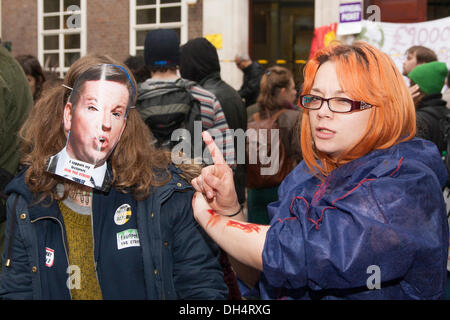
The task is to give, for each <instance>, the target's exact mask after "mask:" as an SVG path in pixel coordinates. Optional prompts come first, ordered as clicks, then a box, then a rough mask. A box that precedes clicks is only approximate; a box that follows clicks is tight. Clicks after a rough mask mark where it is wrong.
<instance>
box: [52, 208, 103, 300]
mask: <svg viewBox="0 0 450 320" xmlns="http://www.w3.org/2000/svg"><path fill="white" fill-rule="evenodd" d="M58 205H59V209H60V210H61V213H62V216H63V219H64V224H65V226H66V237H67V242H68V247H69V248H68V250H69V264H70V266H75V267H73V268H72V270H79V271H80V273H79V275H80V276H81V277H80V279H76V280H75V281H68V283H70V284H71V288H69V289H70V293H71V295H72V299H73V300H101V299H102V292H101V290H100V286H99V284H98V279H97V275H96V273H95V267H94V244H93V238H92V226H91V216H90V215H83V214H79V213H77V212H75V211H73V210H71V209H70V208H68V207H67V206H66V205H65V204H64V203H63V202H62V201H58ZM78 268H79V269H78ZM76 275H77V273H76V272H74V273H73V274H69V276H70V277H72V276H76Z"/></svg>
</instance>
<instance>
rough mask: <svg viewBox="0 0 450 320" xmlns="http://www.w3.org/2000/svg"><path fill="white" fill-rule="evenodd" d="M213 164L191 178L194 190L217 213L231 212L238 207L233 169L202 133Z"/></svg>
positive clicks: (206, 134)
mask: <svg viewBox="0 0 450 320" xmlns="http://www.w3.org/2000/svg"><path fill="white" fill-rule="evenodd" d="M202 137H203V141H205V144H206V146H207V147H208V150H209V153H210V154H211V157H212V160H213V162H214V165H210V166H207V167H205V168H203V169H202V173H201V174H200V175H199V176H198V177H197V178H194V179H192V181H191V184H192V186H193V187H194V188H195V190H196V191H198V192H201V193H202V194H203V195H205V197H206V199H207V200H208V202H209V205H210V207H211V209H212V210H214V211H215V212H217V213H218V214H233V213H235V212H237V211H238V210H239V208H240V205H239V202H238V199H237V194H236V190H235V188H234V180H233V171H232V170H231V168H230V167H229V166H228V164H227V163H226V162H225V160H224V158H223V155H222V153H221V152H220V150H219V148H218V147H217V145H216V144H215V143H214V140H213V139H212V137H211V135H210V134H209V133H208V132H206V131H205V132H203V133H202Z"/></svg>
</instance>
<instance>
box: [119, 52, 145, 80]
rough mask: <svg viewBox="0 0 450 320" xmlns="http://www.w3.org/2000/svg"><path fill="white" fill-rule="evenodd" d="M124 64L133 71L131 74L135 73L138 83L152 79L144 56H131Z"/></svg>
mask: <svg viewBox="0 0 450 320" xmlns="http://www.w3.org/2000/svg"><path fill="white" fill-rule="evenodd" d="M124 64H125V65H126V66H127V67H128V69H130V70H131V72H133V75H134V78H135V79H136V82H137V83H141V82H144V81H145V80H147V79H148V78H149V77H150V72H149V70H148V68H147V66H146V65H145V59H144V57H143V56H129V57H128V58H127V59H126V60H125V61H124Z"/></svg>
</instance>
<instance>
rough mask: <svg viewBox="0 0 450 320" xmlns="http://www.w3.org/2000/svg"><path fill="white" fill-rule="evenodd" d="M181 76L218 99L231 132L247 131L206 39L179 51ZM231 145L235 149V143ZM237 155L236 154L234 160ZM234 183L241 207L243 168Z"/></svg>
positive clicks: (239, 105)
mask: <svg viewBox="0 0 450 320" xmlns="http://www.w3.org/2000/svg"><path fill="white" fill-rule="evenodd" d="M180 72H181V76H182V77H183V78H185V79H189V80H192V81H195V82H197V83H198V84H199V85H200V86H202V87H203V88H205V89H206V90H208V91H210V92H212V93H213V94H214V95H215V96H216V97H217V99H218V100H219V102H220V104H221V106H222V109H223V112H224V114H225V118H226V120H227V123H228V127H229V128H230V129H233V130H237V129H242V130H243V131H244V132H245V131H246V130H247V112H246V109H245V107H244V105H243V103H242V100H241V98H240V97H239V94H238V93H237V92H236V90H234V89H233V88H232V87H231V86H230V85H228V84H227V83H226V82H225V81H223V80H222V78H221V77H220V63H219V56H218V54H217V50H216V48H215V47H214V46H213V45H212V44H211V43H210V42H209V41H208V40H207V39H205V38H196V39H192V40H190V41H188V42H187V43H186V44H185V45H183V46H182V47H181V58H180ZM234 145H235V146H237V143H236V141H235V144H234ZM238 152H239V151H237V152H235V155H236V157H237V159H239V154H238ZM243 152H245V150H244V151H243ZM234 180H235V186H236V192H237V194H238V200H239V203H241V204H242V203H244V202H245V164H238V165H237V166H236V168H235V174H234Z"/></svg>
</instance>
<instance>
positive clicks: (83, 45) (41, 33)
mask: <svg viewBox="0 0 450 320" xmlns="http://www.w3.org/2000/svg"><path fill="white" fill-rule="evenodd" d="M59 3H60V10H59V12H50V13H44V0H38V8H37V11H38V19H37V20H38V60H39V62H40V63H41V65H42V66H43V68H44V69H45V71H50V70H48V69H47V68H45V61H44V55H45V54H52V53H54V54H56V53H57V54H58V56H59V63H58V64H59V66H58V67H57V68H56V69H55V70H52V71H55V72H56V73H58V75H59V77H60V78H61V79H62V78H64V75H65V73H66V72H67V71H68V70H69V68H70V66H66V65H65V54H66V53H78V52H79V53H80V57H83V56H84V55H86V51H87V22H86V21H87V14H86V12H87V8H86V6H87V3H86V0H80V9H81V10H79V11H65V9H64V0H59ZM68 14H80V17H81V21H80V22H81V26H80V28H74V29H64V23H66V21H65V20H64V16H67V15H68ZM52 16H59V29H54V30H44V18H45V17H52ZM67 34H79V35H80V47H79V48H76V49H66V48H65V47H64V36H65V35H67ZM45 36H58V49H52V50H44V38H45Z"/></svg>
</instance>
